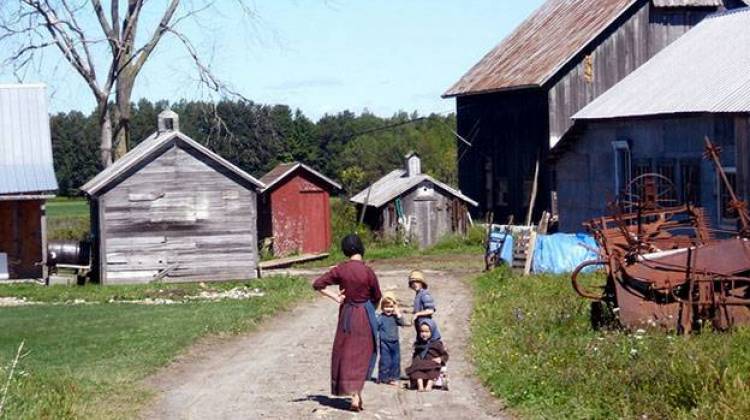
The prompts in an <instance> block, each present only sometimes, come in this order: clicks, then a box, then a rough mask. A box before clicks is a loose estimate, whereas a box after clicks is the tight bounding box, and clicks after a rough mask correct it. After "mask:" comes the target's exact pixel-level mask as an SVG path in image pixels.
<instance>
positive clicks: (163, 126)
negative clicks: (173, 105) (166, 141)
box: [158, 108, 180, 133]
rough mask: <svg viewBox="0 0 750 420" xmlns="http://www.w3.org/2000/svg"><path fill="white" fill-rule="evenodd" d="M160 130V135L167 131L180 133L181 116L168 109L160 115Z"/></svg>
mask: <svg viewBox="0 0 750 420" xmlns="http://www.w3.org/2000/svg"><path fill="white" fill-rule="evenodd" d="M158 128H159V132H160V133H164V132H167V131H180V116H179V115H177V113H176V112H174V111H172V110H171V109H169V108H167V109H165V110H164V111H162V112H161V113H159V122H158Z"/></svg>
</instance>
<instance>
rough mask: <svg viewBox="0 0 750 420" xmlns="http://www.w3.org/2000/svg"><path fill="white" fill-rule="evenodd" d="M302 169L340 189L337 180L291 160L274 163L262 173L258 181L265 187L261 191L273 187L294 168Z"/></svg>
mask: <svg viewBox="0 0 750 420" xmlns="http://www.w3.org/2000/svg"><path fill="white" fill-rule="evenodd" d="M297 169H302V170H305V171H307V172H308V173H310V174H312V175H313V176H315V177H317V178H319V179H320V180H321V181H323V182H325V183H327V184H328V185H330V186H331V187H333V188H334V189H337V190H340V189H341V184H339V183H338V182H336V181H334V180H332V179H331V178H328V177H327V176H325V175H323V174H321V173H320V172H318V171H316V170H315V169H313V168H311V167H309V166H307V165H305V164H304V163H301V162H291V163H281V164H278V165H276V167H275V168H273V169H271V170H270V171H269V172H268V173H267V174H265V175H263V177H262V178H261V179H260V182H262V183H263V184H264V185H265V186H266V188H265V189H264V190H263V191H268V190H270V189H271V188H273V187H274V186H275V185H276V184H278V183H279V182H281V180H283V179H284V178H286V177H287V176H289V175H291V174H292V173H293V172H294V171H295V170H297Z"/></svg>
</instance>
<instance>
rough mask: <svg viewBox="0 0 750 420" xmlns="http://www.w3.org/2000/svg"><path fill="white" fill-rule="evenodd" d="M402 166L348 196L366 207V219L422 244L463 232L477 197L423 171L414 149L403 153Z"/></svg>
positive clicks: (385, 231) (389, 233) (385, 232)
mask: <svg viewBox="0 0 750 420" xmlns="http://www.w3.org/2000/svg"><path fill="white" fill-rule="evenodd" d="M404 166H405V167H404V169H396V170H394V171H392V172H391V173H389V174H387V175H386V176H384V177H383V178H381V179H379V180H378V181H376V182H375V183H374V184H372V185H370V186H369V187H367V188H366V189H364V190H363V191H361V192H359V193H358V194H357V195H355V196H354V197H352V198H351V201H352V202H353V203H355V204H357V205H358V206H359V210H360V211H362V207H363V206H364V207H365V219H364V220H365V222H366V223H367V224H368V225H369V226H370V227H371V228H372V229H373V230H374V231H376V232H379V233H380V234H381V235H384V236H395V235H398V234H399V233H400V234H403V235H404V236H405V237H406V238H408V239H410V240H413V241H415V242H416V243H417V244H419V246H420V247H422V248H424V247H428V246H430V245H434V244H435V243H437V242H438V241H439V240H440V239H441V238H442V237H443V236H445V235H447V234H451V233H453V234H459V235H463V234H466V232H467V231H468V225H469V214H468V207H469V206H476V205H477V203H476V201H474V200H472V199H471V198H469V197H467V196H465V195H464V194H462V193H461V191H458V190H456V189H454V188H452V187H450V186H448V185H446V184H444V183H442V182H440V181H437V180H435V179H433V178H432V177H431V176H429V175H425V174H423V173H422V164H421V160H420V158H419V155H418V154H416V153H410V154H408V155H406V158H405V165H404Z"/></svg>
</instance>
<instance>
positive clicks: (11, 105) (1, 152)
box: [0, 85, 57, 195]
mask: <svg viewBox="0 0 750 420" xmlns="http://www.w3.org/2000/svg"><path fill="white" fill-rule="evenodd" d="M55 190H57V179H56V178H55V168H54V165H53V160H52V139H51V136H50V126H49V112H48V110H47V91H46V87H45V86H44V85H0V195H11V194H13V195H23V194H29V193H37V194H38V193H50V192H52V191H55Z"/></svg>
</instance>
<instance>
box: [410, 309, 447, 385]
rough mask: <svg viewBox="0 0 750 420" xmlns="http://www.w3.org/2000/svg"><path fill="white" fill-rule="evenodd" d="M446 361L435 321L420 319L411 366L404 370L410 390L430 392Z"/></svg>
mask: <svg viewBox="0 0 750 420" xmlns="http://www.w3.org/2000/svg"><path fill="white" fill-rule="evenodd" d="M447 361H448V352H447V351H446V350H445V346H444V345H443V342H442V341H441V339H440V333H439V332H438V329H437V325H436V324H435V321H433V320H432V319H429V318H426V319H421V320H420V321H419V334H418V335H417V342H416V343H414V355H413V356H412V361H411V366H409V367H408V368H406V374H407V375H409V380H410V381H411V386H412V388H414V387H415V386H416V388H417V390H418V391H431V390H432V386H433V385H434V384H435V380H437V379H438V377H439V376H440V368H441V367H442V366H443V365H444V364H445V363H446V362H447Z"/></svg>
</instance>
